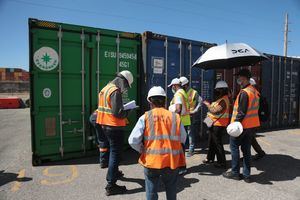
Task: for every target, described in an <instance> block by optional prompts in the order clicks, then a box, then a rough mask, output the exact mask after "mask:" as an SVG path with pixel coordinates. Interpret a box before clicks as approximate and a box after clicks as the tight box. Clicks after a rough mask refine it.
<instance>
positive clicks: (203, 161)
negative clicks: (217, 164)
mask: <svg viewBox="0 0 300 200" xmlns="http://www.w3.org/2000/svg"><path fill="white" fill-rule="evenodd" d="M202 163H204V164H212V163H214V161H213V160H207V159H205V160H202Z"/></svg>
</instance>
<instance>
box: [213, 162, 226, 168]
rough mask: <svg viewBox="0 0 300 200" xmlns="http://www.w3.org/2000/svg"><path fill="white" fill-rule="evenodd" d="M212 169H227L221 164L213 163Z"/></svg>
mask: <svg viewBox="0 0 300 200" xmlns="http://www.w3.org/2000/svg"><path fill="white" fill-rule="evenodd" d="M214 167H215V168H219V169H227V168H226V164H221V163H215V164H214Z"/></svg>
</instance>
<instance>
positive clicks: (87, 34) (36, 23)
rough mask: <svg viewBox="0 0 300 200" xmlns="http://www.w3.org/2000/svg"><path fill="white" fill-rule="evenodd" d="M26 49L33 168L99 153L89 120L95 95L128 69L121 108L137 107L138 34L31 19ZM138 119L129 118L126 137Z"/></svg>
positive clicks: (133, 115)
mask: <svg viewBox="0 0 300 200" xmlns="http://www.w3.org/2000/svg"><path fill="white" fill-rule="evenodd" d="M29 48H30V53H29V56H30V59H29V60H30V63H29V66H30V99H31V132H32V163H33V165H39V164H41V163H42V162H44V161H54V160H64V159H69V158H76V157H83V156H87V155H90V154H91V153H94V154H95V153H97V150H96V144H95V134H94V131H93V128H92V127H91V125H90V124H89V116H90V114H91V113H92V112H93V111H94V110H95V109H96V108H97V104H98V92H99V90H101V89H102V88H103V87H104V86H105V85H106V84H107V83H108V82H109V81H111V80H112V79H113V78H114V77H115V75H116V73H117V72H118V71H122V70H129V71H131V72H132V74H133V75H134V83H133V86H132V88H131V89H129V91H128V94H124V95H123V98H124V103H126V102H128V101H130V100H137V101H138V102H139V99H138V95H137V91H138V85H139V84H138V78H139V68H140V67H139V66H140V57H141V56H140V54H139V53H140V52H141V50H140V48H141V39H140V35H139V34H135V33H127V32H119V31H112V30H106V29H98V28H91V27H84V26H76V25H69V24H62V23H56V22H48V21H40V20H37V19H29ZM136 120H137V113H135V112H133V113H131V115H130V117H129V122H130V125H129V126H128V127H127V128H126V135H127V136H128V135H129V133H130V130H131V129H132V128H133V126H134V125H135V122H136ZM126 141H127V137H126Z"/></svg>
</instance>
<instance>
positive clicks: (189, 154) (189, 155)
mask: <svg viewBox="0 0 300 200" xmlns="http://www.w3.org/2000/svg"><path fill="white" fill-rule="evenodd" d="M193 155H194V151H189V152H187V154H186V157H192V156H193Z"/></svg>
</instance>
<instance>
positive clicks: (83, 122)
mask: <svg viewBox="0 0 300 200" xmlns="http://www.w3.org/2000/svg"><path fill="white" fill-rule="evenodd" d="M80 39H81V102H82V107H81V108H82V110H81V115H82V148H83V152H84V153H85V119H84V115H85V102H84V76H85V71H84V69H85V66H84V61H85V59H84V50H85V49H84V40H85V35H84V30H83V29H82V33H81V35H80ZM77 132H78V131H77Z"/></svg>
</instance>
